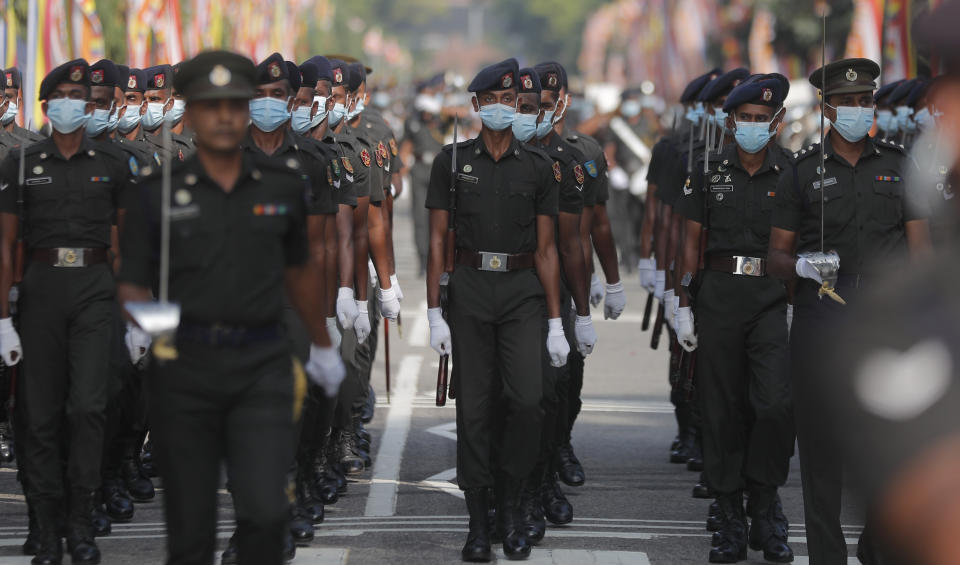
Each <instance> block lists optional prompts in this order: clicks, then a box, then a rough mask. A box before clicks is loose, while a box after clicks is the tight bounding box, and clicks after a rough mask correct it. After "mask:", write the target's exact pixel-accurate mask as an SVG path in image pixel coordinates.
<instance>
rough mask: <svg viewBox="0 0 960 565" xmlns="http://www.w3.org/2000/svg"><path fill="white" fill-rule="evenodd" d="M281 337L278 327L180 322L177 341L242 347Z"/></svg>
mask: <svg viewBox="0 0 960 565" xmlns="http://www.w3.org/2000/svg"><path fill="white" fill-rule="evenodd" d="M282 336H283V330H282V329H281V327H280V326H279V325H271V326H260V327H249V326H229V325H224V324H203V323H193V322H180V327H178V328H177V340H182V341H189V342H191V343H199V344H201V345H210V346H214V347H219V346H223V347H243V346H246V345H251V344H254V343H260V342H264V341H275V340H277V339H280V338H281V337H282Z"/></svg>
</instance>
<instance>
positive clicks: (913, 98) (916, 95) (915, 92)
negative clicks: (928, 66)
mask: <svg viewBox="0 0 960 565" xmlns="http://www.w3.org/2000/svg"><path fill="white" fill-rule="evenodd" d="M929 88H930V79H927V78H916V79H914V81H913V88H911V89H910V94H908V95H907V98H906V100H905V101H904V103H905V104H906V105H907V106H916V105H917V102H919V101H920V99H921V98H923V96H924V95H925V94H926V93H927V90H928V89H929Z"/></svg>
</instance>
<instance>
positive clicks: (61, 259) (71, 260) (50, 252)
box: [30, 247, 109, 267]
mask: <svg viewBox="0 0 960 565" xmlns="http://www.w3.org/2000/svg"><path fill="white" fill-rule="evenodd" d="M30 259H31V260H32V261H36V262H37V263H43V264H44V265H51V266H53V267H89V266H90V265H99V264H100V263H106V262H108V261H109V253H107V250H106V249H105V248H103V247H92V248H91V247H51V248H49V249H34V250H32V251H31V252H30Z"/></svg>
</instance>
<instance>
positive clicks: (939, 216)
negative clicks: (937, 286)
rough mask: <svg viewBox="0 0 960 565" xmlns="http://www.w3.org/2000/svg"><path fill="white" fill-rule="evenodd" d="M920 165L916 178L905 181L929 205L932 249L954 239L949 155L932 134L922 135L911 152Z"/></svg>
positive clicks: (954, 228) (925, 133) (954, 213)
mask: <svg viewBox="0 0 960 565" xmlns="http://www.w3.org/2000/svg"><path fill="white" fill-rule="evenodd" d="M910 154H911V155H912V156H914V157H915V159H916V161H917V164H918V165H919V167H920V168H919V171H920V172H919V174H918V175H917V177H916V178H912V179H907V182H910V183H914V184H916V185H918V187H919V188H920V189H921V190H922V191H923V193H924V195H925V196H926V198H927V200H928V201H929V203H930V233H931V236H932V238H933V243H934V246H935V247H941V246H943V245H944V244H946V243H949V242H952V241H954V240H955V239H956V236H957V229H956V226H957V217H956V216H957V210H956V204H955V203H954V202H952V201H953V199H954V198H956V192H955V191H954V187H953V184H954V181H955V180H956V179H955V177H954V175H953V171H951V170H950V168H951V163H950V158H949V156H948V152H947V151H946V150H945V148H943V147H941V144H940V143H939V140H938V139H937V135H936V134H935V133H934V132H930V133H927V132H924V133H923V134H922V135H921V136H920V137H919V138H917V141H916V143H914V146H913V150H912V151H911V152H910Z"/></svg>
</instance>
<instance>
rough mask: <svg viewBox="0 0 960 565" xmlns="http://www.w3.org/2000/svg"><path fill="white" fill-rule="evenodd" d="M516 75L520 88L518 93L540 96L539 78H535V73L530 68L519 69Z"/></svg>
mask: <svg viewBox="0 0 960 565" xmlns="http://www.w3.org/2000/svg"><path fill="white" fill-rule="evenodd" d="M517 74H518V75H519V77H520V78H519V79H518V82H517V84H518V85H519V88H520V93H521V94H524V93H532V94H540V91H541V90H542V89H541V88H540V77H538V76H537V72H536V71H535V70H533V69H532V68H530V67H524V68H522V69H520V70H519V71H518V72H517Z"/></svg>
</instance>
